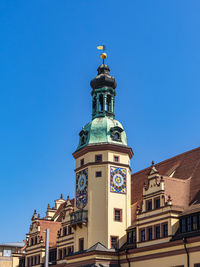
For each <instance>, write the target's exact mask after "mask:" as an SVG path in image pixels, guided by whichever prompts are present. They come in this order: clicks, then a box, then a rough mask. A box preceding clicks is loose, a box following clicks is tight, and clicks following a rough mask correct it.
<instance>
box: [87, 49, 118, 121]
mask: <svg viewBox="0 0 200 267" xmlns="http://www.w3.org/2000/svg"><path fill="white" fill-rule="evenodd" d="M106 57H107V55H106V53H102V54H101V58H102V59H103V64H101V65H100V66H99V67H98V69H97V72H98V74H97V76H96V77H95V78H94V79H93V80H92V81H91V82H90V85H91V87H92V89H93V90H92V92H91V95H92V119H94V118H99V117H105V116H108V117H111V118H113V119H114V117H115V109H114V106H115V95H116V92H115V88H116V87H117V83H116V81H115V78H114V77H112V76H111V75H110V69H109V67H108V65H106V64H104V60H105V58H106Z"/></svg>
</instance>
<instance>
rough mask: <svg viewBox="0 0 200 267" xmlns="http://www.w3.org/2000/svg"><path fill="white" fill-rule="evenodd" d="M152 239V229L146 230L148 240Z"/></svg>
mask: <svg viewBox="0 0 200 267" xmlns="http://www.w3.org/2000/svg"><path fill="white" fill-rule="evenodd" d="M152 239H153V231H152V228H148V240H152Z"/></svg>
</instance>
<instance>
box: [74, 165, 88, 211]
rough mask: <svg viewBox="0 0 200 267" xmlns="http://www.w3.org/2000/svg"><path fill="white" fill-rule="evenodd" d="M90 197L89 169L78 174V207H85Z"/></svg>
mask: <svg viewBox="0 0 200 267" xmlns="http://www.w3.org/2000/svg"><path fill="white" fill-rule="evenodd" d="M87 199H88V169H85V170H82V171H80V172H78V173H77V174H76V207H77V208H78V209H83V208H84V207H85V206H86V205H87Z"/></svg>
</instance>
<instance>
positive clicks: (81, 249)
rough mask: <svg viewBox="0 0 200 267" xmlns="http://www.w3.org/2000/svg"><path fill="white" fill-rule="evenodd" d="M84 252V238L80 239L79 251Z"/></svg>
mask: <svg viewBox="0 0 200 267" xmlns="http://www.w3.org/2000/svg"><path fill="white" fill-rule="evenodd" d="M83 250H84V238H80V239H79V251H83Z"/></svg>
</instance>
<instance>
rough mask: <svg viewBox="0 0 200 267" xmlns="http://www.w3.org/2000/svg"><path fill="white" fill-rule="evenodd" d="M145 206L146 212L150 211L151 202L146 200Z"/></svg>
mask: <svg viewBox="0 0 200 267" xmlns="http://www.w3.org/2000/svg"><path fill="white" fill-rule="evenodd" d="M146 205H147V210H148V211H150V210H152V200H147V202H146Z"/></svg>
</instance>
